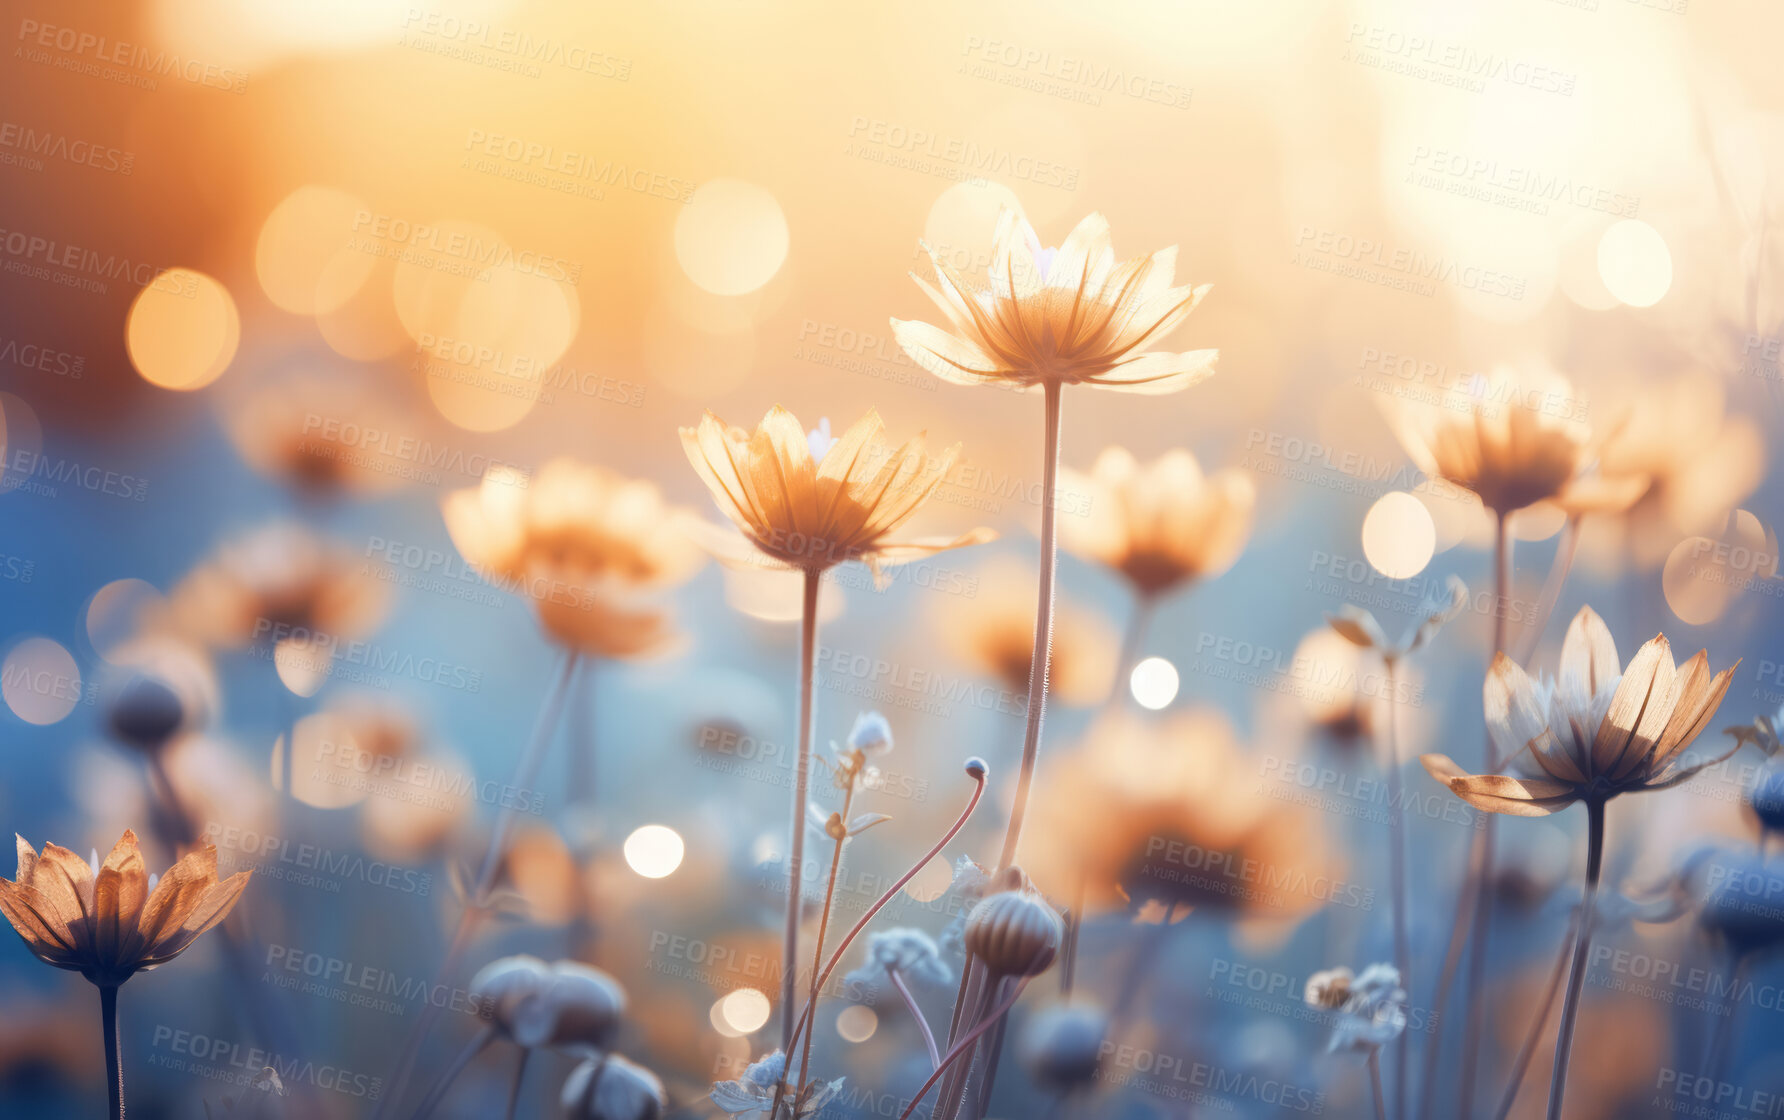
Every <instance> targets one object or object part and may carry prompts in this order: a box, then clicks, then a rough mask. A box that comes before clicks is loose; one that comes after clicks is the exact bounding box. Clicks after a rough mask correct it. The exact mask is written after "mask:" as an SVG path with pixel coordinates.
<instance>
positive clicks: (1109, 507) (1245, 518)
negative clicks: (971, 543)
mask: <svg viewBox="0 0 1784 1120" xmlns="http://www.w3.org/2000/svg"><path fill="white" fill-rule="evenodd" d="M1061 474H1062V477H1061V486H1060V489H1061V491H1062V492H1064V493H1066V494H1070V495H1073V496H1074V497H1077V496H1078V495H1083V497H1084V501H1083V502H1082V503H1081V508H1082V511H1083V512H1082V515H1081V516H1071V513H1073V512H1076V508H1077V507H1073V508H1071V509H1068V510H1067V511H1066V512H1067V516H1065V517H1062V518H1061V519H1060V525H1059V536H1060V540H1061V543H1063V544H1064V545H1065V547H1066V549H1067V550H1068V551H1070V552H1073V553H1076V554H1077V555H1079V556H1082V557H1084V558H1086V559H1089V560H1095V561H1097V562H1099V563H1102V564H1106V565H1108V566H1109V567H1111V568H1114V569H1115V570H1116V571H1118V572H1120V573H1121V574H1122V575H1123V576H1125V577H1127V580H1128V582H1130V583H1132V584H1133V585H1134V589H1135V590H1136V591H1138V592H1139V593H1140V594H1141V595H1160V594H1163V593H1165V592H1167V591H1170V590H1171V589H1173V588H1175V587H1177V586H1179V585H1180V584H1183V583H1185V582H1187V581H1190V580H1196V579H1205V578H1210V577H1213V576H1217V575H1219V574H1221V573H1222V572H1224V571H1226V570H1227V569H1228V568H1230V567H1232V565H1233V561H1234V560H1236V559H1238V557H1239V552H1240V550H1241V549H1243V548H1244V547H1245V539H1246V537H1248V536H1249V535H1250V533H1251V512H1252V506H1253V505H1254V503H1255V502H1256V498H1257V491H1256V489H1255V488H1254V487H1253V486H1252V484H1251V479H1250V477H1249V476H1248V475H1247V474H1246V473H1245V472H1244V471H1241V470H1236V469H1228V470H1223V471H1220V472H1219V473H1217V474H1214V475H1204V474H1203V473H1202V468H1201V467H1200V466H1198V465H1197V464H1196V460H1195V456H1193V455H1191V454H1190V453H1189V452H1187V451H1168V452H1166V453H1165V454H1164V455H1162V456H1160V457H1159V458H1157V459H1155V460H1153V461H1152V462H1151V463H1148V464H1146V465H1144V466H1142V465H1141V464H1139V463H1138V462H1136V461H1135V460H1134V457H1133V456H1132V455H1130V454H1129V453H1128V452H1127V451H1126V450H1125V449H1123V448H1120V447H1111V448H1109V449H1108V450H1106V451H1104V452H1103V453H1102V454H1101V455H1099V456H1098V457H1097V460H1096V465H1095V466H1094V467H1092V468H1091V470H1090V473H1089V474H1087V475H1086V474H1079V473H1078V472H1076V471H1073V470H1071V469H1069V468H1066V469H1064V470H1062V472H1061Z"/></svg>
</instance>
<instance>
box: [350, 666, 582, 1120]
mask: <svg viewBox="0 0 1784 1120" xmlns="http://www.w3.org/2000/svg"><path fill="white" fill-rule="evenodd" d="M576 661H577V655H576V654H574V653H566V654H564V660H563V668H562V670H561V671H560V672H559V673H558V676H557V678H556V680H555V681H554V682H553V684H552V686H551V690H550V691H549V692H547V693H546V694H545V702H544V703H543V704H542V705H541V706H540V708H539V715H538V718H537V719H535V720H534V721H533V733H532V738H531V739H530V740H529V741H528V743H527V748H526V751H525V752H524V753H523V754H522V755H521V758H520V763H519V765H518V766H516V767H515V771H514V778H513V784H514V787H515V788H516V789H537V788H538V786H537V784H536V778H537V775H538V773H539V769H540V767H541V766H542V765H543V764H544V762H545V755H546V752H547V749H548V748H549V747H550V746H551V740H552V733H553V732H554V731H556V730H557V725H558V722H559V712H560V710H561V708H562V706H563V700H564V694H565V693H566V692H568V691H569V688H570V681H571V678H572V677H573V676H574V675H575V672H576ZM513 827H514V806H513V805H512V804H509V805H505V806H503V808H502V811H501V813H500V814H499V815H498V816H497V818H496V827H495V830H494V831H493V832H491V833H490V837H489V850H488V851H487V852H485V853H484V857H483V867H482V869H481V871H480V872H479V873H478V875H477V882H476V885H475V886H474V887H473V888H472V891H471V895H470V897H469V898H468V899H466V900H465V908H464V910H463V912H462V913H460V914H459V917H458V928H457V929H455V930H454V931H453V934H452V941H451V942H450V943H449V944H448V945H447V947H446V955H445V957H443V958H441V960H440V967H439V969H438V970H437V971H436V972H435V973H434V983H435V984H436V985H437V984H439V983H441V982H442V981H443V980H444V979H445V978H446V977H447V976H448V975H449V974H451V972H452V971H453V969H454V968H456V967H457V965H458V961H459V958H460V957H461V956H462V955H463V954H464V951H465V949H466V947H468V946H469V945H470V943H471V935H472V934H473V933H475V932H476V928H477V924H478V922H479V921H480V920H481V919H482V916H483V914H484V911H485V909H486V907H487V906H488V903H489V892H490V891H491V890H492V889H493V888H494V887H495V882H496V876H497V875H498V873H500V871H501V868H502V859H503V857H504V856H505V855H506V854H507V850H508V836H509V834H510V832H512V830H513ZM430 990H431V989H430ZM439 1013H440V1009H439V1008H438V1007H437V1006H435V1004H434V1002H433V1001H432V1000H426V1001H424V1002H423V1005H422V1008H421V1012H420V1014H418V1015H417V1016H416V1017H415V1023H414V1025H413V1026H411V1027H410V1028H409V1037H408V1038H407V1039H405V1040H404V1042H403V1051H402V1054H401V1055H400V1056H399V1057H398V1059H397V1066H396V1071H395V1073H394V1074H393V1075H392V1076H391V1079H390V1087H389V1090H388V1091H387V1092H386V1093H385V1094H384V1096H383V1098H382V1099H380V1100H379V1101H378V1107H377V1108H376V1109H375V1110H374V1111H373V1112H372V1120H382V1118H383V1117H385V1116H387V1115H389V1110H390V1109H391V1108H393V1107H395V1105H393V1104H392V1103H391V1102H393V1101H396V1100H399V1099H400V1098H401V1096H402V1093H403V1090H404V1089H406V1088H408V1085H409V1078H410V1077H411V1076H412V1075H413V1074H414V1071H415V1059H416V1057H417V1056H419V1054H420V1053H421V1044H422V1042H424V1041H425V1040H426V1039H427V1032H428V1030H429V1029H430V1028H431V1027H432V1026H433V1023H434V1020H435V1019H436V1018H437V1017H438V1016H439Z"/></svg>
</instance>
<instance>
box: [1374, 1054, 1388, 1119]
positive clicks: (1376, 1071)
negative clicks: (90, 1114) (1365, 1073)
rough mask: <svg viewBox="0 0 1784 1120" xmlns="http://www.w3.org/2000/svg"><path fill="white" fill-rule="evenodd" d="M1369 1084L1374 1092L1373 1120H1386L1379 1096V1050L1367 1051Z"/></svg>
mask: <svg viewBox="0 0 1784 1120" xmlns="http://www.w3.org/2000/svg"><path fill="white" fill-rule="evenodd" d="M1369 1084H1370V1086H1371V1087H1372V1088H1374V1090H1375V1120H1388V1110H1387V1105H1386V1103H1385V1102H1384V1101H1383V1100H1382V1095H1381V1050H1380V1048H1379V1047H1378V1048H1376V1049H1374V1050H1371V1051H1369Z"/></svg>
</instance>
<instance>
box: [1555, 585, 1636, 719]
mask: <svg viewBox="0 0 1784 1120" xmlns="http://www.w3.org/2000/svg"><path fill="white" fill-rule="evenodd" d="M1622 671H1623V670H1622V663H1621V662H1620V661H1618V660H1617V643H1616V641H1615V639H1613V638H1612V637H1611V632H1610V628H1609V627H1607V626H1606V625H1605V624H1604V619H1602V618H1599V617H1598V614H1597V612H1595V611H1593V609H1592V608H1591V607H1581V608H1580V613H1578V614H1576V615H1574V616H1573V621H1572V622H1570V623H1568V624H1567V636H1566V637H1565V638H1564V639H1562V641H1561V676H1560V681H1561V690H1562V692H1563V693H1565V694H1567V695H1568V696H1570V697H1580V698H1583V699H1584V700H1586V701H1587V702H1590V701H1591V699H1592V698H1593V697H1595V696H1597V695H1598V691H1599V689H1602V688H1604V687H1605V686H1606V685H1608V684H1609V683H1610V682H1611V681H1614V680H1616V679H1617V675H1618V674H1619V673H1621V672H1622Z"/></svg>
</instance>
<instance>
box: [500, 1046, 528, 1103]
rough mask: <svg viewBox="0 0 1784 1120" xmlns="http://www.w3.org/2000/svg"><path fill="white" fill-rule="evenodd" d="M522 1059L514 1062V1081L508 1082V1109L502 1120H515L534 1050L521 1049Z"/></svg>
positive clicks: (519, 1058) (523, 1047)
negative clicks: (521, 1089)
mask: <svg viewBox="0 0 1784 1120" xmlns="http://www.w3.org/2000/svg"><path fill="white" fill-rule="evenodd" d="M518 1049H519V1050H520V1057H518V1058H516V1059H515V1060H514V1079H513V1080H512V1081H510V1082H508V1107H507V1108H506V1109H505V1110H503V1112H502V1120H514V1115H515V1109H516V1108H518V1107H519V1105H520V1086H521V1082H523V1081H525V1080H526V1076H527V1059H528V1058H530V1057H532V1056H533V1052H532V1050H530V1049H528V1048H527V1047H525V1046H522V1047H519V1048H518Z"/></svg>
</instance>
